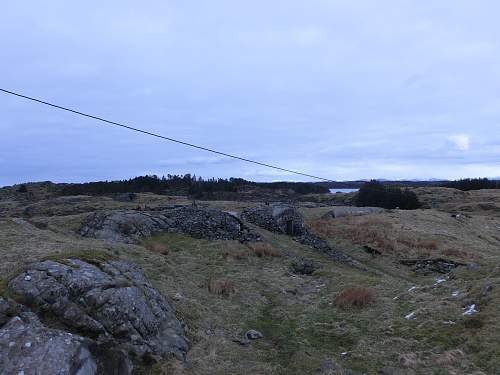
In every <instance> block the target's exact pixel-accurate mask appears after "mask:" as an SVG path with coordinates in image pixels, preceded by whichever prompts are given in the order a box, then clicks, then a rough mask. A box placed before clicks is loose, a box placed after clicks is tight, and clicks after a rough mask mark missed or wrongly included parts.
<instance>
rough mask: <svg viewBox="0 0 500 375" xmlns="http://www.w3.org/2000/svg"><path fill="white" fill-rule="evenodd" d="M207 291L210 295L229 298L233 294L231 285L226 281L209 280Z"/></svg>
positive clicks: (233, 290)
mask: <svg viewBox="0 0 500 375" xmlns="http://www.w3.org/2000/svg"><path fill="white" fill-rule="evenodd" d="M207 288H208V291H209V292H210V293H212V294H217V295H222V296H229V295H231V294H232V293H234V292H235V289H234V286H233V283H232V282H231V281H230V280H227V279H214V278H212V277H211V278H210V279H208V282H207Z"/></svg>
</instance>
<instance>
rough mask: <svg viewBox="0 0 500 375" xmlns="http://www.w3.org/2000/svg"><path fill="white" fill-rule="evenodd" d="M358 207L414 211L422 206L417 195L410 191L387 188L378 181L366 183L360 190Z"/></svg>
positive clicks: (357, 201)
mask: <svg viewBox="0 0 500 375" xmlns="http://www.w3.org/2000/svg"><path fill="white" fill-rule="evenodd" d="M356 206H358V207H366V206H374V207H383V208H388V209H392V208H400V209H402V210H414V209H417V208H419V207H420V206H421V204H420V202H419V200H418V197H417V195H416V194H415V193H414V192H412V191H410V190H408V189H400V188H398V187H394V186H386V185H383V184H382V183H380V182H379V181H376V180H371V181H370V182H367V183H365V184H364V185H363V186H361V188H360V189H359V192H358V195H357V198H356Z"/></svg>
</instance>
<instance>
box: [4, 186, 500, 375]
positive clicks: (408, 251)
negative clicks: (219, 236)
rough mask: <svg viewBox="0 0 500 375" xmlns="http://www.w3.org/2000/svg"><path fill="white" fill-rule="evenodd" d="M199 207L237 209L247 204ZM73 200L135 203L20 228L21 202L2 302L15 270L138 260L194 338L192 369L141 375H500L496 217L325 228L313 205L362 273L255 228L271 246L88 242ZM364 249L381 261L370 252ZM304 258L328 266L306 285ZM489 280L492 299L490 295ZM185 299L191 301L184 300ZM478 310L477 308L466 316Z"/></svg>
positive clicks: (54, 216) (442, 214) (307, 211)
mask: <svg viewBox="0 0 500 375" xmlns="http://www.w3.org/2000/svg"><path fill="white" fill-rule="evenodd" d="M426 194H429V193H428V192H427V193H426ZM140 199H141V200H140V204H143V205H158V204H164V203H169V204H171V203H185V204H189V201H188V200H186V199H184V198H179V197H177V198H170V199H168V198H165V197H158V196H154V195H148V194H144V195H142V194H141V197H140ZM436 199H437V198H436ZM200 203H201V204H206V205H209V206H212V207H216V208H220V209H225V210H228V211H235V212H237V211H239V210H241V209H242V208H244V207H245V206H247V204H245V203H241V202H200ZM44 204H45V205H44ZM72 204H77V205H78V207H89V206H91V207H90V208H91V209H92V210H93V209H100V208H117V207H122V208H126V207H130V206H131V204H129V203H118V202H114V201H108V200H102V201H99V200H96V199H95V198H89V200H88V202H86V201H85V199H83V200H79V201H78V203H71V202H69V203H68V202H62V203H61V202H60V203H58V204H55V205H50V204H47V203H46V202H45V203H43V201H42V202H40V203H39V206H40V207H46V208H50V209H51V210H52V211H51V215H47V214H46V213H47V211H46V210H45V211H44V210H43V209H41V208H40V211H39V213H38V214H36V215H34V216H33V217H32V218H30V219H29V221H20V220H17V219H16V220H15V221H14V220H13V218H14V217H18V216H19V211H20V210H21V207H18V206H16V205H12V206H15V208H12V209H9V210H10V211H7V213H5V215H4V217H3V218H1V219H0V244H1V245H0V256H1V257H2V262H0V275H1V279H2V283H1V284H0V293H5V283H6V281H7V280H8V279H9V277H11V276H12V275H13V274H15V271H16V270H19V269H22V268H23V267H25V266H27V265H28V264H29V263H31V262H33V261H36V260H39V259H44V258H47V257H52V258H54V257H55V258H58V259H63V258H65V257H68V256H79V257H83V258H92V257H108V256H109V257H118V258H122V259H127V260H130V261H132V262H134V263H136V264H138V265H139V266H140V267H142V268H143V269H144V271H145V273H146V276H147V277H148V279H149V280H150V281H151V282H152V284H153V285H154V286H155V287H157V288H158V289H159V290H160V292H161V293H162V294H163V295H165V296H166V297H168V298H169V299H170V300H171V302H172V304H174V305H175V307H176V309H177V313H178V316H179V318H181V319H182V320H183V321H184V322H185V323H186V324H187V327H188V337H189V339H190V341H191V342H192V348H191V350H190V351H189V354H188V365H187V366H186V367H184V366H182V365H181V364H179V363H172V362H171V363H158V364H156V365H155V366H153V368H152V369H151V368H149V369H148V368H140V367H138V368H137V373H138V374H139V373H140V374H149V373H151V374H171V373H174V374H207V375H208V374H321V373H323V374H347V373H349V372H348V371H347V369H349V370H352V371H353V372H355V373H366V374H378V373H380V372H379V371H382V370H383V371H385V374H475V375H479V374H497V373H498V371H499V370H498V368H500V342H499V341H498V332H499V329H500V323H499V321H500V319H499V318H500V312H499V310H498V304H499V302H500V288H498V286H499V282H500V263H499V251H500V217H499V216H498V215H495V214H492V213H491V212H489V211H484V210H481V211H479V212H471V211H467V215H465V214H463V215H460V216H459V217H452V216H451V214H450V212H446V211H443V210H438V209H426V210H416V211H399V210H394V211H388V212H385V213H382V214H377V215H368V216H362V217H354V218H339V219H322V216H323V214H324V213H326V212H327V211H328V208H327V207H321V208H302V209H301V210H302V212H303V214H304V216H305V218H306V220H307V226H308V227H309V228H310V229H311V230H312V231H313V232H315V233H317V234H320V235H322V236H324V237H325V238H327V239H328V240H329V241H330V242H331V244H332V245H333V246H335V247H338V248H340V249H342V250H344V251H345V252H346V253H348V254H349V255H350V256H352V257H353V258H355V259H356V260H358V261H359V262H361V263H362V264H363V265H364V266H366V268H367V269H368V271H367V272H362V271H359V270H357V269H353V268H349V267H347V266H343V265H340V264H338V263H335V262H333V261H332V260H330V259H329V258H326V257H324V256H322V255H319V254H317V253H315V252H314V251H313V250H312V249H310V248H308V247H305V246H303V245H300V244H298V243H297V242H295V241H293V240H292V239H291V238H289V237H287V236H283V235H277V234H273V233H270V232H267V231H265V230H262V229H258V228H254V229H255V230H257V231H259V232H260V234H261V235H262V237H263V238H264V245H262V246H263V247H255V246H248V245H244V244H241V243H239V242H236V241H208V240H197V239H193V238H191V237H188V236H185V235H181V234H174V233H168V234H162V235H157V236H154V237H152V238H148V239H145V240H144V242H143V243H141V244H137V245H125V244H113V243H106V242H103V241H98V240H92V239H84V238H82V237H80V236H79V235H78V234H77V233H76V229H77V228H78V227H79V225H80V223H81V221H82V220H83V218H84V217H85V215H86V214H85V213H84V212H82V213H77V214H68V212H71V205H72ZM134 204H135V205H137V204H138V203H137V202H135V203H134ZM446 204H448V205H451V203H446ZM90 208H89V210H90ZM364 245H369V246H371V247H373V248H376V249H378V250H379V251H380V252H381V253H382V254H381V255H376V256H374V255H371V254H368V253H366V252H365V251H364V250H363V246H364ZM297 256H300V257H305V258H307V259H311V260H314V261H315V262H316V264H318V265H319V269H318V270H317V271H315V272H314V273H313V274H312V275H309V276H307V275H295V274H293V273H291V272H290V267H291V264H292V262H293V261H294V259H295V258H296V257H297ZM417 257H446V258H449V259H454V260H457V261H461V262H464V263H472V262H473V263H476V264H478V265H479V268H478V269H472V270H469V269H467V268H466V267H459V268H458V269H457V270H455V271H454V272H453V273H452V274H450V275H446V276H443V275H438V274H431V275H427V276H419V275H417V274H415V273H414V272H413V271H412V270H411V269H409V268H408V267H406V266H403V265H401V264H400V263H399V260H401V259H405V258H417ZM440 278H442V280H444V281H440V280H439V279H440ZM487 283H490V284H491V285H492V289H491V291H489V292H488V293H486V294H485V295H482V289H483V288H484V286H485V285H486V284H487ZM177 293H180V294H181V295H182V298H177V299H174V298H173V297H174V295H176V294H177ZM367 296H369V297H367ZM471 303H475V304H476V305H477V309H478V310H479V312H478V313H476V314H474V315H471V316H464V315H463V312H464V311H465V310H464V308H465V307H467V306H469V305H470V304H471ZM412 313H413V314H412ZM410 314H412V315H411V317H412V318H411V319H406V318H405V316H408V315H410ZM248 329H256V330H259V331H260V332H262V333H263V334H264V338H263V339H261V340H256V341H252V342H251V344H250V345H248V346H243V345H240V344H239V343H237V342H235V341H234V340H236V339H238V338H241V337H242V335H243V334H244V333H245V332H246V331H247V330H248ZM391 371H392V372H391Z"/></svg>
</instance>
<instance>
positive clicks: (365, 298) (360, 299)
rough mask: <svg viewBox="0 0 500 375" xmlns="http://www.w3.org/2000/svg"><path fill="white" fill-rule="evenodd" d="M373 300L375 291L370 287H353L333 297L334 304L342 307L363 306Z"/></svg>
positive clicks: (359, 307)
mask: <svg viewBox="0 0 500 375" xmlns="http://www.w3.org/2000/svg"><path fill="white" fill-rule="evenodd" d="M374 302H375V292H374V291H373V289H370V288H363V287H354V288H349V289H346V290H344V291H343V292H342V293H340V294H339V295H338V296H337V297H335V306H337V307H340V308H342V309H350V308H358V309H361V308H364V307H367V306H369V305H371V304H372V303H374Z"/></svg>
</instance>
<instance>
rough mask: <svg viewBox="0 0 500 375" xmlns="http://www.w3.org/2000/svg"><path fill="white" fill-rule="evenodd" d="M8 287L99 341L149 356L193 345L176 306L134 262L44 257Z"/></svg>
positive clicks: (35, 307)
mask: <svg viewBox="0 0 500 375" xmlns="http://www.w3.org/2000/svg"><path fill="white" fill-rule="evenodd" d="M9 289H10V290H11V291H12V292H13V293H15V294H16V295H17V296H18V297H19V299H20V300H22V301H23V302H24V303H25V304H26V305H28V306H29V307H31V308H32V309H33V310H35V311H36V312H41V313H43V314H44V315H47V313H50V315H51V317H52V318H53V319H54V320H55V321H58V322H59V323H60V324H61V325H63V326H65V327H67V328H68V330H72V331H74V332H82V333H84V334H85V336H88V337H89V338H91V339H93V340H95V341H96V342H97V343H98V344H99V345H102V344H109V345H110V346H112V347H116V348H120V349H123V350H124V351H125V352H127V353H129V354H131V355H134V356H136V357H139V358H142V359H144V360H151V359H158V358H159V357H164V358H166V357H170V356H175V357H177V358H178V359H181V360H184V358H185V355H186V352H187V350H188V341H187V339H186V338H185V335H184V329H183V327H182V325H181V323H180V322H179V320H178V319H177V317H176V316H175V311H174V308H173V307H172V306H171V305H170V304H169V303H167V302H166V301H165V299H164V298H163V297H162V296H161V295H160V293H159V292H158V291H157V290H156V289H154V288H153V287H152V286H151V284H149V283H148V282H147V281H146V279H145V277H144V275H143V273H142V272H141V271H140V269H139V268H137V267H136V266H134V265H132V264H131V263H128V262H124V261H108V262H104V263H100V264H90V263H87V262H84V261H81V260H77V259H70V260H68V261H67V262H66V263H64V264H63V263H59V262H54V261H44V262H40V263H35V264H33V265H31V266H30V267H29V268H28V270H27V271H25V272H23V273H21V274H20V275H18V276H17V277H16V278H14V279H12V280H11V281H10V283H9Z"/></svg>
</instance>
